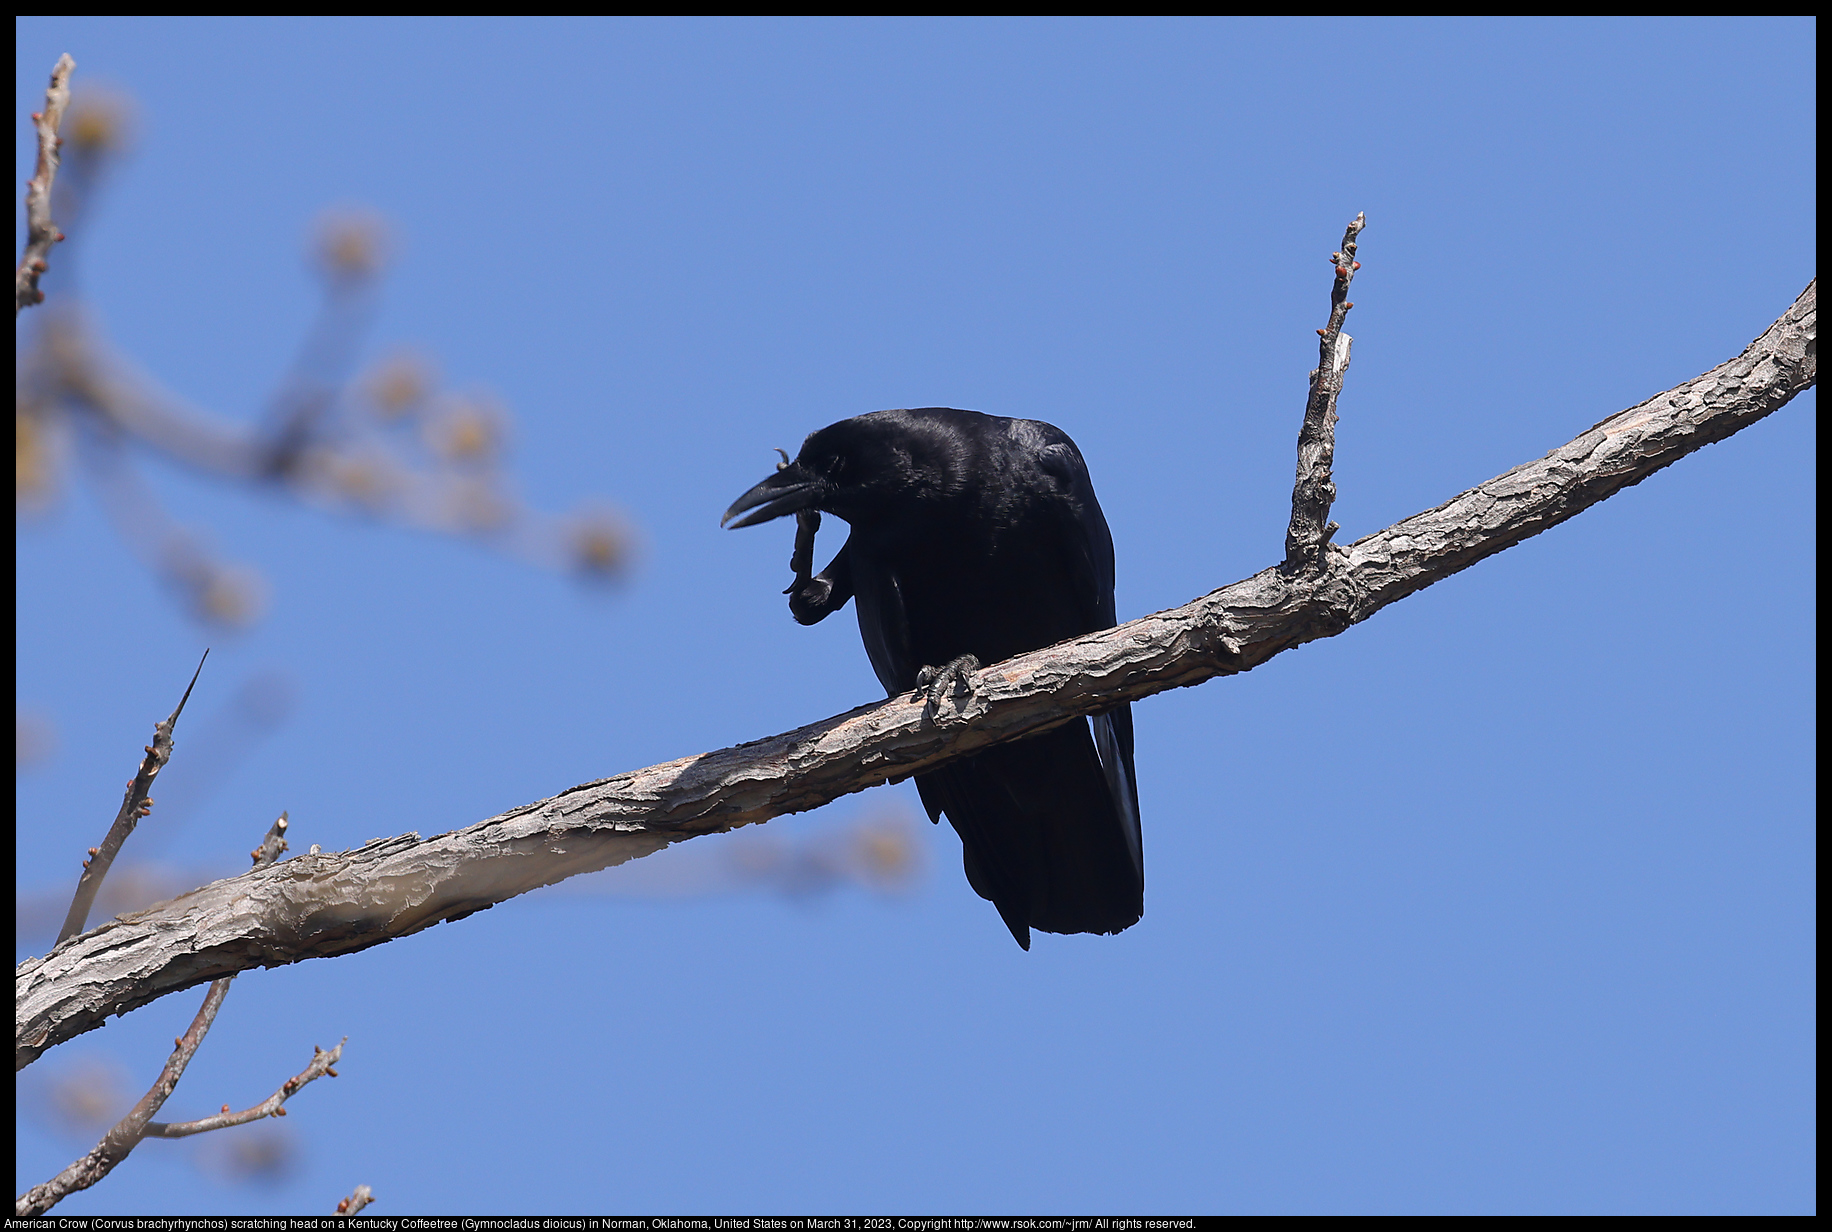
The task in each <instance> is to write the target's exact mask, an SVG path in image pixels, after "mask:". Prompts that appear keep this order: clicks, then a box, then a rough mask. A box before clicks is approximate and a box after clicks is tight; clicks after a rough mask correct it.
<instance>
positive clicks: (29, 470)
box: [13, 408, 59, 511]
mask: <svg viewBox="0 0 1832 1232" xmlns="http://www.w3.org/2000/svg"><path fill="white" fill-rule="evenodd" d="M13 419H14V423H13V429H14V435H13V477H14V478H13V497H14V504H15V505H16V506H18V507H20V508H23V509H26V510H30V511H36V510H40V509H43V508H45V507H46V506H47V505H49V504H50V503H51V501H52V499H53V498H54V497H55V496H56V495H57V476H58V470H59V468H58V466H57V461H56V457H55V453H54V451H53V449H52V442H51V434H50V431H49V425H47V424H46V423H44V422H43V421H41V420H40V419H39V417H38V416H36V415H33V414H30V413H28V412H27V411H26V410H24V409H23V408H21V409H19V410H16V411H14V413H13Z"/></svg>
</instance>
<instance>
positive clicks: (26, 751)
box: [13, 709, 57, 770]
mask: <svg viewBox="0 0 1832 1232" xmlns="http://www.w3.org/2000/svg"><path fill="white" fill-rule="evenodd" d="M13 732H14V741H13V749H14V760H13V765H14V767H15V768H16V769H19V770H26V769H30V768H31V767H33V766H36V765H40V764H42V763H44V762H47V761H49V760H51V754H52V753H54V752H55V751H56V750H57V728H56V727H55V726H53V725H52V723H51V720H50V719H48V718H46V717H45V716H44V715H42V714H36V713H34V712H32V711H30V710H19V709H15V710H14V711H13Z"/></svg>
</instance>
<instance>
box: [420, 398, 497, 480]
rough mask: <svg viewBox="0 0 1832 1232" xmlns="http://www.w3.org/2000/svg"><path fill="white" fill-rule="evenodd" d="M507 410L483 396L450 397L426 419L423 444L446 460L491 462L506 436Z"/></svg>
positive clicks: (475, 463)
mask: <svg viewBox="0 0 1832 1232" xmlns="http://www.w3.org/2000/svg"><path fill="white" fill-rule="evenodd" d="M507 420H508V412H507V411H505V410H504V409H503V408H502V407H501V406H500V405H499V404H497V403H495V402H491V401H486V400H485V399H482V398H465V399H452V400H451V401H449V402H447V403H446V404H445V405H444V406H442V407H441V408H440V410H439V412H438V413H437V414H436V415H434V416H432V417H431V418H429V419H428V420H427V421H426V444H427V447H428V448H429V449H431V450H432V451H433V452H434V453H435V454H437V455H438V456H439V457H441V458H444V459H445V460H446V461H448V462H461V463H470V464H472V465H480V464H486V463H490V462H494V461H495V460H496V459H497V458H498V457H499V456H500V455H501V453H502V451H503V445H504V443H505V441H506V439H507V436H508V431H507V428H508V424H507Z"/></svg>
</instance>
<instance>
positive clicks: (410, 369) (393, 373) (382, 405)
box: [364, 354, 436, 419]
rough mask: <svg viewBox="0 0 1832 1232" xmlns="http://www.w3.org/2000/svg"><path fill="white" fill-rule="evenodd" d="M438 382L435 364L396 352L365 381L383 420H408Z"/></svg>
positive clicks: (372, 400) (372, 401)
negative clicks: (434, 368) (433, 365)
mask: <svg viewBox="0 0 1832 1232" xmlns="http://www.w3.org/2000/svg"><path fill="white" fill-rule="evenodd" d="M435 384H436V375H435V373H434V372H433V368H432V365H431V364H429V363H428V362H426V361H425V360H424V359H422V358H421V357H420V356H418V355H407V354H401V355H393V356H390V357H389V358H388V359H385V360H383V361H382V363H381V364H380V365H379V366H377V368H376V369H375V371H374V372H372V373H371V374H370V375H369V379H368V380H367V381H366V382H364V385H365V386H366V388H367V390H368V393H369V401H370V403H371V404H372V405H373V406H374V407H375V410H376V413H377V414H378V415H379V416H380V417H381V418H383V419H404V418H406V417H407V416H410V415H412V414H414V413H415V412H416V411H418V410H419V409H420V407H421V405H422V404H423V403H424V402H425V401H426V399H427V397H428V396H429V395H430V394H431V393H432V391H433V386H434V385H435Z"/></svg>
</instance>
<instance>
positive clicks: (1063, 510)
mask: <svg viewBox="0 0 1832 1232" xmlns="http://www.w3.org/2000/svg"><path fill="white" fill-rule="evenodd" d="M746 511H750V512H749V513H748V516H745V517H743V518H739V517H738V515H740V514H744V513H746ZM821 512H826V513H831V514H833V515H834V516H836V517H839V518H842V519H844V520H845V521H846V522H848V523H850V524H851V526H852V533H851V534H850V535H849V536H848V537H847V540H846V544H845V546H844V547H842V548H841V549H840V550H839V552H838V554H837V555H835V556H834V558H833V562H832V563H831V564H829V565H828V566H827V568H825V569H824V570H822V571H821V572H820V573H819V574H818V575H814V576H810V571H811V569H812V552H813V540H814V531H815V529H816V528H817V527H818V526H819V524H820V513H821ZM790 513H793V514H795V515H796V517H797V521H798V523H799V530H798V533H797V535H796V545H795V558H794V560H793V561H792V562H791V564H792V566H793V568H794V570H795V575H796V577H795V583H794V584H793V585H791V586H790V588H789V590H788V592H786V593H788V595H789V608H790V611H791V612H792V613H793V614H794V616H795V619H796V620H798V621H800V622H801V623H802V624H805V625H811V624H814V623H815V622H816V621H819V620H822V619H824V618H825V617H826V616H828V615H829V614H830V613H832V612H835V611H838V610H839V609H840V608H841V607H844V606H845V604H846V601H847V600H848V599H849V598H857V600H858V610H859V632H860V634H861V635H862V636H863V637H864V639H865V651H866V654H868V655H869V656H870V657H871V665H872V668H873V669H874V670H875V671H876V672H877V673H878V680H879V681H880V682H881V683H882V684H883V685H884V687H885V689H886V690H888V691H889V692H890V693H891V694H892V695H895V694H898V693H908V692H910V691H911V690H913V689H921V688H929V689H930V690H931V692H930V696H931V698H933V699H936V700H939V697H940V695H941V691H942V690H943V688H944V687H945V686H947V685H948V684H949V683H950V682H951V681H952V682H959V681H961V680H963V679H964V677H965V675H966V673H967V672H969V671H971V670H972V669H973V668H977V667H979V666H980V665H982V664H987V663H993V662H996V661H998V660H1000V659H1007V658H1010V657H1011V656H1012V655H1015V654H1021V653H1023V652H1024V651H1027V650H1036V649H1038V648H1040V647H1043V646H1048V645H1051V644H1053V643H1055V642H1060V641H1062V640H1064V639H1066V638H1071V637H1076V636H1078V635H1080V634H1083V633H1090V632H1093V631H1094V630H1096V629H1106V628H1111V627H1112V625H1113V623H1114V619H1113V537H1112V535H1111V534H1109V533H1108V531H1107V520H1106V519H1105V518H1104V517H1102V516H1101V511H1100V505H1099V503H1098V502H1096V501H1095V499H1094V487H1093V485H1092V484H1091V483H1090V482H1089V479H1088V468H1087V464H1086V463H1084V462H1083V461H1082V458H1081V451H1080V450H1078V449H1076V448H1075V442H1074V441H1071V440H1070V439H1069V438H1068V436H1067V434H1065V433H1064V432H1062V431H1061V430H1060V429H1058V428H1055V427H1052V426H1051V425H1049V424H1046V423H1039V422H1038V421H1036V420H1033V419H1002V418H999V417H997V416H993V415H982V414H980V413H979V412H977V411H957V410H951V409H948V408H946V407H926V408H923V409H921V410H905V411H877V412H875V413H873V414H870V415H860V416H858V417H857V418H854V419H846V420H842V421H840V422H839V423H836V424H834V425H832V426H831V427H827V428H822V429H821V430H820V431H819V432H816V433H814V434H813V435H812V436H810V437H809V438H808V439H807V440H806V441H804V442H803V443H802V447H801V453H800V455H799V456H797V457H796V459H795V460H794V461H793V462H790V461H788V457H787V455H786V454H785V455H784V461H783V464H782V465H781V466H779V467H778V468H777V471H776V473H775V474H774V475H772V476H770V477H769V478H768V479H765V480H764V481H763V482H762V483H760V484H758V485H757V486H756V487H754V488H752V489H751V490H750V491H749V492H746V493H745V494H744V495H743V496H740V497H739V498H738V499H737V500H736V501H734V502H732V507H731V508H730V509H728V510H726V511H725V517H724V518H723V519H722V522H731V524H732V525H733V527H734V528H735V527H738V526H754V525H756V524H757V523H759V522H767V521H769V520H770V519H772V518H779V517H782V516H784V515H785V514H790ZM734 518H738V520H737V521H735V522H734V521H732V520H733V519H734ZM1090 728H1091V729H1092V731H1091V732H1090ZM916 790H917V791H918V792H919V793H920V794H921V796H922V803H923V806H924V807H925V808H926V809H927V810H928V813H929V820H930V821H938V820H939V819H940V816H941V814H943V813H946V814H947V815H948V820H949V821H950V822H952V823H953V825H954V828H955V830H956V831H958V832H959V834H960V836H961V847H962V862H963V863H964V864H965V866H966V870H967V881H968V882H969V883H970V884H971V885H972V886H973V888H974V890H976V891H977V892H978V893H979V895H980V897H981V898H986V899H990V900H991V901H992V903H993V905H994V906H996V907H997V908H998V909H999V915H1000V916H1002V917H1003V918H1004V920H1005V924H1006V927H1008V928H1010V929H1011V933H1012V936H1014V937H1016V938H1017V940H1018V944H1019V945H1021V946H1023V947H1024V948H1025V949H1027V950H1028V949H1030V930H1031V929H1032V928H1039V929H1042V930H1043V931H1045V932H1052V933H1117V932H1119V931H1120V930H1122V929H1124V928H1128V927H1130V926H1131V925H1132V924H1134V923H1136V922H1137V921H1138V919H1139V917H1140V915H1142V914H1143V913H1144V910H1145V866H1144V859H1143V856H1142V853H1141V847H1140V831H1139V796H1138V788H1137V786H1136V784H1135V780H1134V778H1133V769H1132V710H1131V707H1129V706H1119V707H1116V708H1115V709H1113V710H1110V711H1107V712H1106V713H1105V714H1100V715H1096V716H1095V717H1094V718H1093V719H1092V720H1091V721H1084V720H1080V719H1077V720H1075V721H1074V722H1071V723H1068V724H1065V725H1064V726H1061V727H1057V728H1054V729H1052V730H1050V731H1047V732H1044V733H1043V734H1041V735H1037V736H1031V737H1028V738H1026V739H1023V740H1017V741H1013V742H1011V743H1008V744H1001V745H995V746H994V747H992V748H990V749H987V750H985V751H984V752H981V753H976V754H974V755H973V756H972V757H970V758H967V759H965V760H962V761H957V762H954V763H952V764H950V765H947V766H944V767H942V768H941V769H939V770H934V771H931V772H929V773H928V774H920V775H917V776H916Z"/></svg>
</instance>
